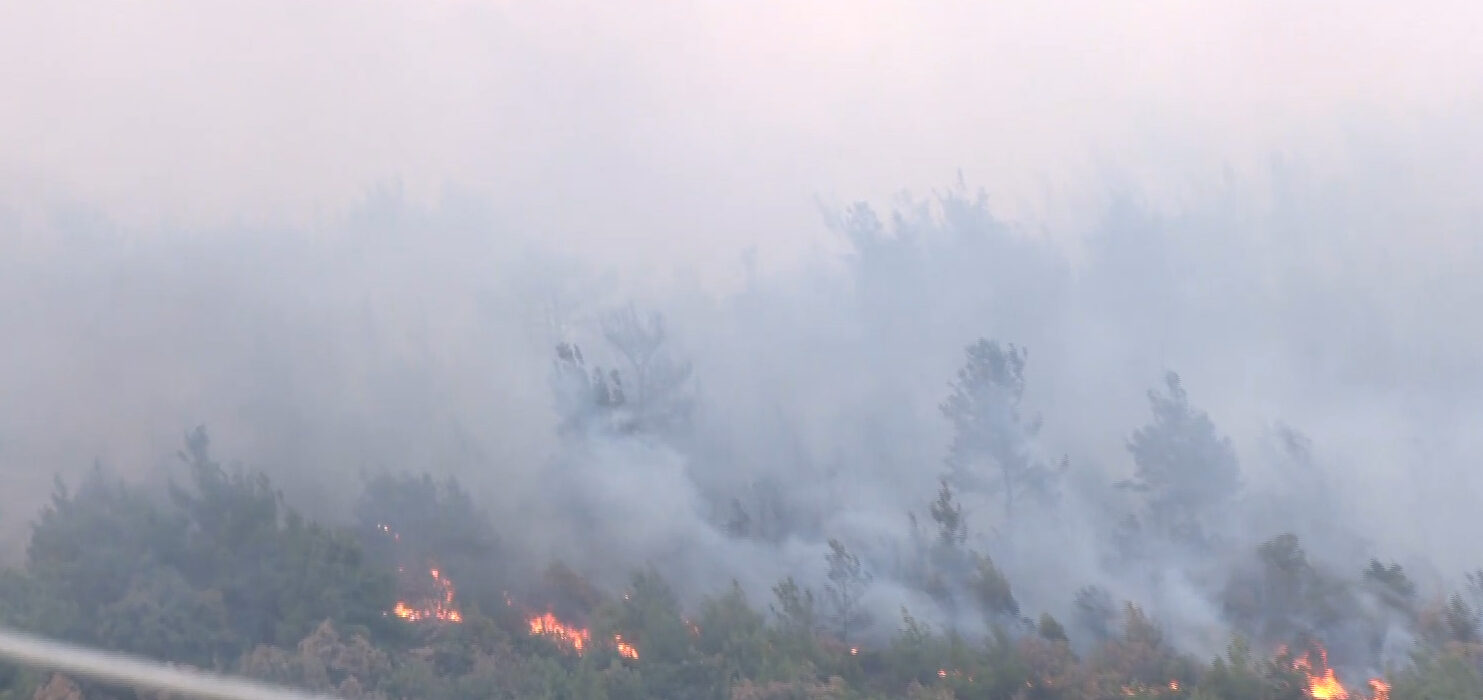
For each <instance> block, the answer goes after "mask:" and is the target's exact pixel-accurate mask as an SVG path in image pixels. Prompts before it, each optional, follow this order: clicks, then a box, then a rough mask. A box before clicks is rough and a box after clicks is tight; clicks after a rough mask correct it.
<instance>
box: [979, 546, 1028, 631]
mask: <svg viewBox="0 0 1483 700" xmlns="http://www.w3.org/2000/svg"><path fill="white" fill-rule="evenodd" d="M973 564H974V566H973V568H974V572H973V578H972V579H971V581H970V584H969V585H970V587H971V590H972V592H973V597H974V602H976V603H978V606H979V608H980V609H982V610H983V612H984V615H986V616H988V618H989V620H990V624H994V623H997V622H1001V621H1003V620H1005V619H1008V618H1014V617H1016V616H1018V615H1019V614H1020V604H1019V602H1018V601H1016V600H1015V599H1014V592H1013V591H1011V590H1010V588H1009V579H1008V578H1007V577H1005V576H1004V572H1002V571H1000V570H999V567H997V566H994V560H992V559H990V558H988V557H986V556H984V555H981V554H978V553H976V552H975V553H974V554H973Z"/></svg>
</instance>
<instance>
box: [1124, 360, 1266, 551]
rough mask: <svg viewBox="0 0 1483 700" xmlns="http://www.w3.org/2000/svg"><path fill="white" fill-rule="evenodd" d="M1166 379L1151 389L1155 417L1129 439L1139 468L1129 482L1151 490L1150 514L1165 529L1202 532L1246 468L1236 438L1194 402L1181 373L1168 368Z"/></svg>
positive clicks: (1176, 533) (1191, 534)
mask: <svg viewBox="0 0 1483 700" xmlns="http://www.w3.org/2000/svg"><path fill="white" fill-rule="evenodd" d="M1164 385H1165V391H1164V392H1163V393H1160V392H1158V391H1149V392H1148V401H1149V405H1150V406H1151V408H1152V409H1153V422H1152V423H1150V424H1149V425H1147V426H1145V427H1143V428H1139V429H1138V430H1136V431H1134V433H1133V436H1132V437H1131V438H1129V440H1128V445H1127V447H1128V452H1130V453H1131V454H1132V456H1133V463H1134V465H1135V471H1134V476H1133V479H1132V480H1131V481H1128V482H1124V483H1125V485H1126V486H1127V487H1129V488H1132V489H1134V490H1137V491H1139V492H1142V493H1144V494H1146V498H1147V503H1148V512H1149V516H1150V518H1151V519H1152V522H1153V523H1154V524H1156V525H1157V526H1158V527H1159V528H1160V529H1161V530H1162V531H1163V532H1166V533H1168V534H1171V535H1174V536H1177V537H1180V538H1192V537H1195V538H1198V537H1201V536H1203V527H1202V526H1203V523H1202V520H1203V519H1204V516H1205V515H1206V514H1207V513H1210V512H1212V511H1218V510H1219V509H1220V508H1221V507H1223V506H1224V505H1225V504H1226V503H1228V502H1229V501H1230V499H1231V498H1232V496H1233V495H1234V494H1235V493H1236V491H1237V490H1238V489H1239V488H1240V485H1241V469H1240V465H1239V464H1238V463H1237V461H1236V451H1235V448H1233V447H1232V446H1231V441H1230V438H1227V437H1224V436H1221V435H1220V434H1218V433H1217V432H1216V430H1215V424H1214V423H1212V422H1211V421H1210V417H1209V416H1208V415H1206V414H1205V412H1204V411H1201V410H1199V409H1197V408H1195V407H1194V406H1191V405H1190V403H1189V397H1188V395H1187V394H1186V393H1185V391H1184V385H1183V384H1182V383H1181V382H1180V380H1179V375H1177V374H1175V373H1173V372H1170V373H1168V375H1166V376H1165V378H1164Z"/></svg>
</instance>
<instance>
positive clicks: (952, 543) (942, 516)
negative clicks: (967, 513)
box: [929, 480, 968, 548]
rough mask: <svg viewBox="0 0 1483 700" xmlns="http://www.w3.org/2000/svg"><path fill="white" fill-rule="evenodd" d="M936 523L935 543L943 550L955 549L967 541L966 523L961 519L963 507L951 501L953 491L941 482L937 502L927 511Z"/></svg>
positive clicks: (944, 481)
mask: <svg viewBox="0 0 1483 700" xmlns="http://www.w3.org/2000/svg"><path fill="white" fill-rule="evenodd" d="M929 512H930V513H931V514H932V520H933V521H934V522H936V523H937V542H938V544H939V545H941V546H942V547H944V548H949V547H957V546H959V545H962V544H963V543H964V542H966V541H967V539H968V523H967V522H966V521H965V520H964V519H963V506H961V505H958V503H957V502H955V501H954V500H953V490H952V489H951V488H950V487H949V486H948V483H947V480H943V481H942V483H941V487H940V488H939V489H938V491H937V500H936V501H933V502H932V507H931V509H930V511H929Z"/></svg>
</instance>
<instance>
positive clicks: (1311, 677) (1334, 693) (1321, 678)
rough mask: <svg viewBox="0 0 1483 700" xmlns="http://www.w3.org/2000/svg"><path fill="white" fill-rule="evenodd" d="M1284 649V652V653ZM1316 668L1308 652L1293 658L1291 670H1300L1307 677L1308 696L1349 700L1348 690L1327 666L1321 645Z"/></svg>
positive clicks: (1327, 659)
mask: <svg viewBox="0 0 1483 700" xmlns="http://www.w3.org/2000/svg"><path fill="white" fill-rule="evenodd" d="M1285 651H1286V650H1285V649H1284V653H1285ZM1317 651H1318V668H1316V669H1315V668H1314V667H1313V659H1312V658H1311V654H1310V653H1309V652H1303V655H1302V656H1299V657H1298V658H1296V659H1293V662H1292V667H1293V670H1296V671H1299V672H1301V673H1302V674H1303V675H1304V676H1306V677H1307V679H1308V696H1309V697H1311V698H1313V699H1314V700H1349V691H1348V690H1345V689H1344V685H1343V684H1342V683H1340V682H1339V679H1338V678H1337V677H1335V676H1334V669H1332V668H1329V657H1328V652H1327V651H1325V650H1324V648H1323V647H1318V648H1317Z"/></svg>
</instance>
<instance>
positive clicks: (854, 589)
mask: <svg viewBox="0 0 1483 700" xmlns="http://www.w3.org/2000/svg"><path fill="white" fill-rule="evenodd" d="M824 560H825V561H826V562H828V564H829V571H828V573H827V577H828V579H829V583H827V584H825V585H824V603H825V605H826V606H827V608H828V615H829V619H830V622H831V623H832V624H833V627H834V630H835V633H836V634H838V635H839V638H840V640H842V641H844V642H846V643H848V642H849V641H850V633H851V632H852V631H854V630H856V629H858V628H860V627H861V626H864V625H867V624H869V623H870V614H869V612H868V611H867V610H865V609H864V608H863V607H862V606H861V604H860V598H861V597H862V596H864V595H865V589H866V588H867V587H869V586H870V582H871V580H872V576H871V575H870V572H868V571H865V569H864V568H863V567H861V565H860V558H859V557H857V556H855V555H854V554H852V553H851V552H850V551H849V550H848V549H846V548H845V546H844V544H842V543H841V542H840V541H839V540H835V539H830V540H829V553H828V554H825V555H824Z"/></svg>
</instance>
